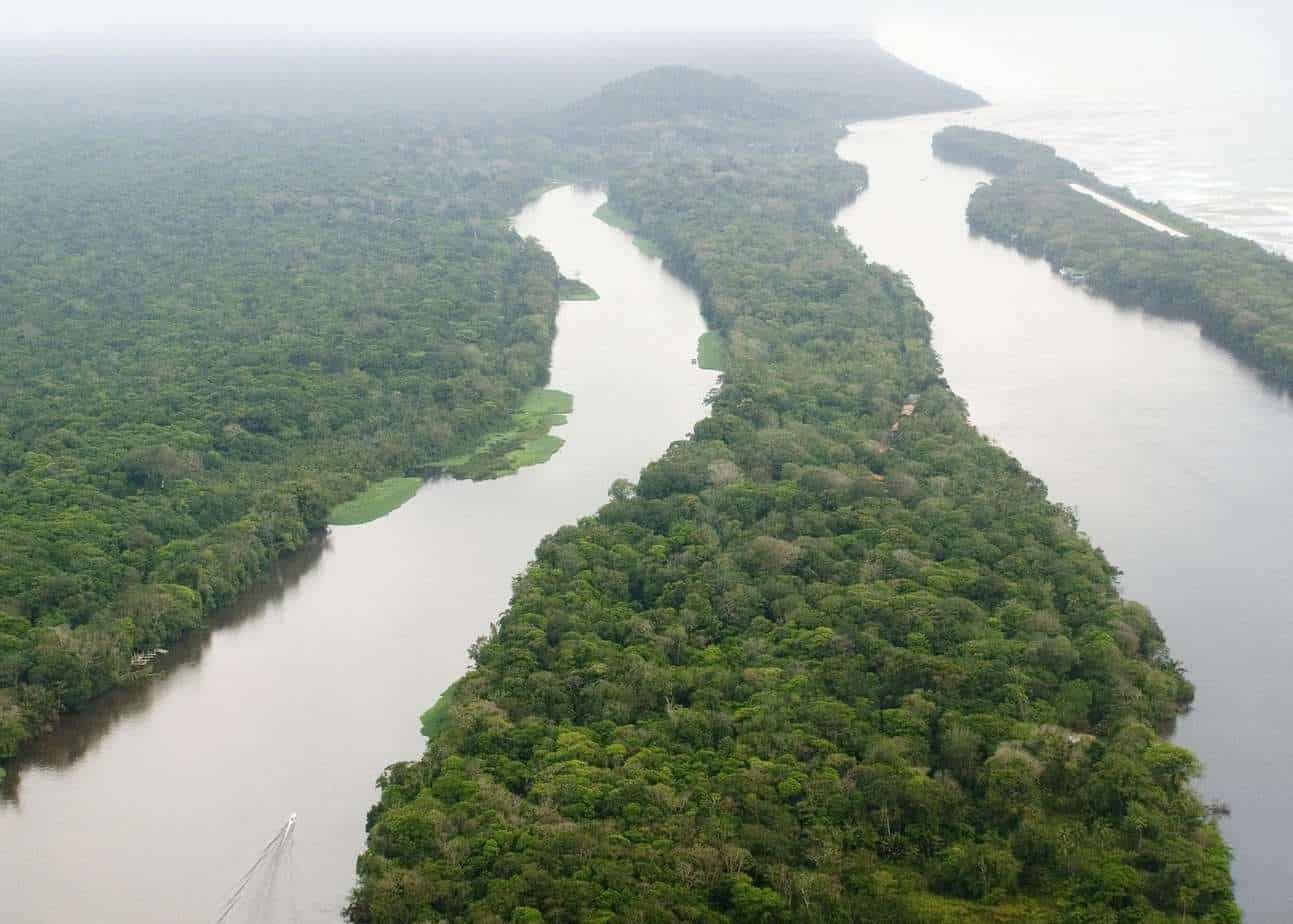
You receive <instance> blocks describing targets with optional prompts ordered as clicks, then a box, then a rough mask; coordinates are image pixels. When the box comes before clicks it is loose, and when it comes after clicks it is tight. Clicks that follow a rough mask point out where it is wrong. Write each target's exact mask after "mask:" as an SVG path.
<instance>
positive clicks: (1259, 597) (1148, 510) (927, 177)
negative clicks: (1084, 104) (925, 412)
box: [836, 115, 1293, 924]
mask: <svg viewBox="0 0 1293 924" xmlns="http://www.w3.org/2000/svg"><path fill="white" fill-rule="evenodd" d="M959 121H964V117H963V116H957V115H942V116H933V117H929V116H924V117H918V118H911V119H900V120H894V121H891V122H875V123H863V124H860V125H856V126H854V127H853V129H852V131H851V132H850V134H849V136H848V137H847V138H846V139H845V140H844V141H843V142H841V144H840V146H839V154H840V156H841V157H843V158H844V159H845V160H850V161H856V162H859V163H864V164H866V165H867V168H868V170H869V173H870V188H869V189H868V190H867V191H866V192H865V193H863V194H862V195H861V196H860V197H859V198H858V200H857V201H856V202H855V203H854V204H852V205H850V206H849V207H847V208H845V209H844V210H843V211H841V212H840V214H839V216H838V217H837V219H836V220H837V222H838V223H839V224H840V225H841V226H842V227H843V228H844V230H845V231H846V232H847V233H848V235H849V236H850V238H851V239H852V240H853V241H854V242H855V243H856V244H858V245H859V246H860V247H862V248H863V249H864V250H865V251H866V253H867V255H868V256H869V257H870V258H871V259H873V260H876V261H877V262H880V263H884V264H887V265H889V266H892V267H894V268H896V269H899V270H902V271H904V272H905V273H907V275H908V276H909V277H910V278H911V281H912V284H913V285H914V286H915V289H916V292H917V293H918V294H919V295H920V296H921V298H922V299H924V301H925V304H926V305H927V306H928V308H929V310H930V311H931V312H932V314H933V316H934V345H935V347H936V348H937V349H938V351H939V353H940V354H941V356H942V358H943V363H944V366H945V368H946V374H947V379H948V382H949V383H950V384H951V386H952V388H953V389H955V390H956V391H957V392H958V393H959V394H960V395H962V396H963V397H964V398H965V399H966V400H967V401H968V402H969V407H970V414H971V417H972V419H973V421H974V423H975V424H976V425H977V426H978V427H979V429H980V430H982V431H983V432H984V433H986V434H987V435H989V436H991V437H992V438H993V439H995V440H996V441H997V442H998V443H1000V444H1001V445H1002V446H1003V447H1004V448H1005V449H1007V450H1008V451H1010V452H1011V453H1013V454H1014V455H1016V456H1017V457H1018V458H1019V459H1020V461H1021V462H1023V464H1024V465H1025V466H1026V467H1027V468H1028V469H1029V470H1030V471H1032V472H1034V473H1035V474H1037V475H1038V476H1040V477H1041V478H1042V479H1044V480H1045V481H1046V483H1047V484H1048V486H1049V488H1050V493H1051V497H1052V498H1053V499H1054V500H1057V501H1059V502H1061V503H1065V504H1069V505H1071V506H1074V507H1076V508H1077V511H1078V514H1079V516H1080V518H1081V523H1082V527H1083V528H1084V529H1085V530H1086V531H1087V532H1088V533H1090V535H1091V538H1092V540H1093V541H1094V542H1095V543H1096V544H1097V545H1099V546H1101V547H1103V548H1104V549H1105V551H1106V552H1107V553H1108V555H1109V558H1110V560H1111V561H1112V562H1113V563H1114V564H1115V565H1117V566H1118V567H1120V568H1122V569H1124V572H1125V574H1124V577H1123V580H1122V588H1123V591H1124V593H1125V594H1126V595H1127V596H1128V597H1131V598H1133V599H1136V600H1139V601H1141V602H1143V603H1145V604H1147V605H1148V606H1149V607H1150V608H1151V609H1152V610H1153V611H1154V614H1155V616H1156V617H1157V619H1158V622H1159V624H1160V625H1161V626H1162V627H1163V630H1164V632H1165V633H1166V635H1167V640H1168V643H1169V645H1171V647H1172V650H1173V653H1174V654H1175V656H1176V657H1178V658H1179V659H1181V660H1182V661H1183V662H1184V663H1185V666H1186V668H1187V670H1188V672H1189V676H1190V679H1191V680H1192V681H1193V682H1194V683H1195V685H1196V687H1197V698H1196V701H1195V706H1194V709H1193V710H1192V712H1191V713H1190V714H1189V715H1188V716H1186V717H1185V718H1183V719H1182V720H1181V721H1180V723H1179V725H1178V729H1177V733H1176V740H1177V741H1178V742H1179V743H1180V744H1183V745H1185V746H1186V747H1189V748H1190V749H1192V750H1193V751H1194V752H1195V753H1196V754H1197V755H1198V756H1199V757H1200V758H1201V759H1202V760H1203V762H1204V763H1205V764H1206V767H1207V774H1206V776H1205V778H1204V779H1203V780H1202V781H1201V782H1200V784H1199V785H1200V789H1201V791H1202V792H1203V794H1204V796H1205V798H1207V799H1220V800H1223V801H1224V802H1226V803H1228V804H1229V805H1230V807H1231V809H1232V810H1233V814H1232V816H1231V817H1230V818H1228V819H1226V820H1225V822H1224V823H1223V826H1222V827H1223V831H1224V833H1225V835H1226V838H1227V840H1228V841H1229V843H1230V844H1231V846H1232V847H1233V848H1234V850H1235V864H1234V871H1235V875H1236V879H1237V886H1238V894H1239V900H1240V904H1241V906H1242V907H1243V908H1244V911H1245V914H1246V920H1248V921H1250V922H1255V924H1266V922H1271V924H1275V922H1286V921H1290V920H1293V899H1290V892H1289V888H1288V870H1289V865H1288V856H1287V850H1286V845H1287V841H1288V831H1289V830H1290V829H1291V828H1293V789H1290V788H1289V786H1288V785H1287V777H1288V768H1289V766H1290V765H1293V737H1291V736H1289V735H1288V734H1286V733H1285V732H1286V729H1287V725H1288V716H1289V715H1290V714H1291V713H1293V672H1290V671H1289V663H1290V661H1293V618H1291V617H1293V602H1290V601H1291V599H1293V598H1291V597H1290V594H1289V588H1290V587H1291V586H1293V556H1291V555H1290V554H1289V550H1288V531H1289V526H1290V524H1293V491H1290V490H1289V480H1288V478H1289V472H1290V470H1291V463H1290V460H1293V400H1290V398H1289V396H1288V395H1287V394H1286V393H1283V392H1280V391H1278V390H1275V389H1273V388H1271V387H1270V386H1268V385H1266V384H1264V383H1263V382H1262V381H1261V380H1260V379H1259V378H1258V377H1257V376H1256V374H1254V373H1253V372H1251V371H1250V370H1248V369H1247V368H1245V367H1244V366H1243V365H1241V364H1240V363H1239V361H1238V360H1236V359H1234V358H1233V357H1232V356H1231V355H1230V354H1228V353H1226V352H1225V351H1223V350H1222V349H1221V348H1219V347H1217V346H1215V345H1213V344H1211V343H1209V342H1208V341H1206V340H1204V339H1203V338H1202V337H1201V336H1200V334H1199V331H1198V328H1197V327H1196V326H1195V325H1193V324H1191V323H1187V322H1179V321H1168V320H1163V319H1160V318H1155V317H1152V316H1149V315H1146V314H1144V313H1143V312H1141V311H1138V310H1134V309H1122V308H1118V307H1116V306H1114V305H1113V304H1112V303H1110V302H1108V301H1105V300H1104V299H1099V298H1095V297H1093V296H1091V295H1089V294H1087V293H1086V292H1085V291H1083V290H1081V289H1079V288H1076V287H1074V286H1071V285H1069V284H1068V283H1065V282H1063V281H1061V280H1060V279H1059V277H1058V276H1056V275H1055V274H1054V273H1052V272H1051V270H1050V268H1049V267H1048V266H1047V265H1046V264H1045V263H1043V262H1042V261H1040V260H1034V259H1029V258H1026V257H1023V256H1020V255H1019V254H1017V253H1015V252H1014V251H1012V250H1010V249H1008V248H1006V247H1003V246H1001V245H998V244H994V243H992V242H990V241H988V240H986V239H983V238H976V237H973V236H971V235H970V233H969V231H968V229H967V227H966V224H965V218H964V214H965V206H966V202H967V201H968V199H969V196H970V193H971V192H972V191H973V189H974V187H975V185H976V184H977V183H979V182H981V181H984V180H986V179H988V177H987V175H986V174H984V173H983V172H981V171H978V170H975V169H972V168H966V167H959V166H953V165H948V164H944V163H942V162H939V161H936V160H935V159H934V157H933V156H932V155H931V153H930V138H931V137H932V135H933V134H934V132H936V131H937V130H938V129H940V128H942V127H943V126H945V125H947V124H951V123H954V122H959Z"/></svg>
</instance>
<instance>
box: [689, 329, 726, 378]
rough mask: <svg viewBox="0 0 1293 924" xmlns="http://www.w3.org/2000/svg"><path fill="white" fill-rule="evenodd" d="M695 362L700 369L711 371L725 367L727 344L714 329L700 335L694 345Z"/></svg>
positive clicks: (717, 370) (718, 370)
mask: <svg viewBox="0 0 1293 924" xmlns="http://www.w3.org/2000/svg"><path fill="white" fill-rule="evenodd" d="M696 362H697V364H698V365H699V366H700V368H702V369H708V370H709V371H711V372H722V371H724V370H725V369H727V344H726V343H724V342H723V335H722V334H720V333H719V332H718V331H716V330H708V331H705V333H703V334H701V335H700V342H699V343H698V344H697V346H696Z"/></svg>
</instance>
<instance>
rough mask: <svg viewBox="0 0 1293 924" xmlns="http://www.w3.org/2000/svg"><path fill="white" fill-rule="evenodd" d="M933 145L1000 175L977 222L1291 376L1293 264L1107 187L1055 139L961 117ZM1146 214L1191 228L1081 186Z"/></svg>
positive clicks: (976, 212) (970, 216)
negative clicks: (1046, 141) (1133, 213)
mask: <svg viewBox="0 0 1293 924" xmlns="http://www.w3.org/2000/svg"><path fill="white" fill-rule="evenodd" d="M933 144H934V153H935V155H937V156H938V157H940V158H942V159H944V160H947V161H950V162H953V163H959V164H968V165H971V166H975V167H980V168H982V169H984V170H987V171H988V172H990V173H992V174H995V178H994V179H993V181H992V182H991V183H989V184H986V185H984V186H981V187H980V188H979V189H978V190H976V191H975V192H974V194H973V195H972V196H971V198H970V203H969V206H968V208H967V210H966V217H967V220H968V221H969V224H970V228H971V229H972V230H973V231H975V232H977V233H980V234H983V235H985V236H987V237H990V238H992V239H994V240H997V241H1001V242H1003V243H1007V244H1010V245H1011V246H1013V247H1016V248H1017V249H1019V250H1020V251H1022V252H1023V253H1027V254H1030V255H1033V256H1040V257H1043V258H1044V259H1045V260H1046V261H1047V262H1048V263H1050V264H1051V266H1052V267H1054V268H1056V269H1057V270H1059V269H1063V270H1065V271H1066V272H1067V273H1068V274H1070V275H1075V276H1076V277H1077V278H1079V279H1082V280H1084V282H1085V284H1086V285H1087V286H1088V287H1090V289H1091V290H1092V291H1094V292H1096V293H1099V294H1100V295H1104V296H1106V297H1108V298H1110V299H1112V300H1114V301H1116V302H1119V303H1121V304H1127V305H1138V306H1141V307H1143V308H1144V309H1145V310H1147V311H1150V312H1153V313H1155V314H1160V315H1165V316H1167V317H1173V318H1186V319H1189V320H1193V321H1196V322H1198V324H1199V326H1200V327H1201V328H1202V330H1203V332H1204V334H1206V335H1207V336H1208V337H1210V338H1212V339H1213V340H1215V341H1217V342H1218V343H1221V344H1222V345H1224V346H1226V347H1227V348H1229V349H1230V350H1231V351H1233V352H1234V353H1235V354H1236V355H1238V356H1239V357H1240V358H1241V359H1244V360H1245V361H1247V362H1248V363H1250V364H1251V365H1253V366H1255V367H1256V368H1257V369H1259V370H1261V371H1262V372H1264V373H1266V374H1267V375H1269V376H1271V377H1272V378H1274V379H1276V380H1278V381H1280V382H1282V383H1284V384H1286V385H1288V384H1293V263H1291V262H1290V261H1289V260H1287V259H1286V258H1284V257H1283V256H1280V255H1278V254H1273V253H1271V252H1269V251H1267V250H1265V249H1263V248H1262V247H1261V246H1260V245H1258V244H1256V243H1254V242H1252V241H1249V240H1245V239H1243V238H1239V237H1235V236H1234V235H1231V234H1227V233H1225V232H1224V231H1219V230H1217V229H1215V228H1210V227H1208V226H1207V225H1204V224H1202V223H1200V222H1197V221H1192V220H1190V219H1188V218H1186V217H1184V216H1182V215H1179V214H1177V213H1175V212H1173V211H1171V210H1170V209H1168V208H1167V207H1166V206H1164V205H1161V204H1152V203H1146V202H1141V201H1140V200H1138V199H1136V198H1135V197H1134V196H1133V195H1132V194H1131V193H1130V192H1129V191H1127V190H1125V189H1119V188H1117V187H1113V186H1109V185H1108V184H1106V183H1103V182H1101V181H1100V179H1099V178H1097V177H1096V176H1095V175H1093V174H1091V173H1090V172H1088V171H1086V170H1083V169H1081V168H1080V167H1079V166H1078V165H1077V164H1074V163H1073V162H1072V161H1069V160H1065V159H1064V158H1061V157H1058V156H1057V155H1056V154H1055V151H1054V149H1053V148H1051V147H1049V146H1047V145H1043V144H1038V143H1036V142H1032V141H1023V140H1020V139H1018V138H1013V137H1011V136H1009V135H1005V134H1001V133H999V132H989V131H983V130H980V129H973V128H967V127H964V126H953V127H951V128H947V129H944V130H943V131H941V132H939V133H938V134H937V135H936V136H935V137H934V142H933ZM1071 183H1076V184H1078V185H1079V186H1081V187H1085V188H1089V189H1091V190H1093V191H1095V192H1097V193H1099V194H1101V195H1103V196H1106V197H1107V198H1109V199H1112V200H1114V201H1115V202H1117V203H1119V204H1121V205H1124V206H1127V207H1129V208H1132V209H1134V210H1137V211H1139V212H1143V213H1144V214H1146V215H1147V216H1149V217H1150V218H1152V219H1155V220H1158V221H1160V222H1162V223H1163V224H1165V225H1166V226H1168V227H1171V228H1174V229H1178V230H1179V231H1180V232H1187V233H1184V234H1183V235H1181V236H1177V235H1172V234H1168V233H1163V232H1162V231H1158V230H1155V229H1153V228H1150V227H1146V226H1145V225H1144V224H1141V223H1138V222H1137V221H1134V220H1132V219H1130V218H1128V217H1126V216H1125V215H1122V214H1119V212H1117V211H1116V210H1114V209H1113V208H1110V207H1109V206H1107V205H1105V204H1102V203H1100V202H1097V201H1095V200H1093V199H1092V198H1091V197H1090V196H1089V195H1084V194H1083V193H1082V192H1080V191H1078V190H1075V189H1073V188H1072V187H1071V186H1070V184H1071Z"/></svg>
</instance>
